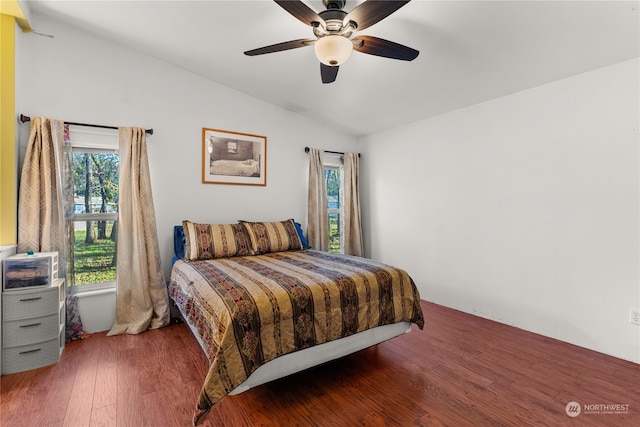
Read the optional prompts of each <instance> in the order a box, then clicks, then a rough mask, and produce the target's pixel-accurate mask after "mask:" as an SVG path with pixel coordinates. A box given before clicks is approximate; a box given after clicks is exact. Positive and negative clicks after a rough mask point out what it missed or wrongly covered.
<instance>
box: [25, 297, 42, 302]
mask: <svg viewBox="0 0 640 427" xmlns="http://www.w3.org/2000/svg"><path fill="white" fill-rule="evenodd" d="M39 299H42V297H34V298H24V299H21V300H20V301H21V302H24V301H37V300H39Z"/></svg>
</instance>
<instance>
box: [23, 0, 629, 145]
mask: <svg viewBox="0 0 640 427" xmlns="http://www.w3.org/2000/svg"><path fill="white" fill-rule="evenodd" d="M23 3H24V4H26V5H27V7H28V8H29V9H30V12H31V14H32V15H33V16H37V15H38V14H44V15H50V16H51V17H54V18H56V19H59V20H62V21H64V22H66V23H69V24H71V25H74V26H78V27H80V28H82V29H84V30H86V31H88V32H91V33H94V34H96V35H99V36H102V37H105V38H108V39H111V40H113V41H115V42H118V43H121V44H124V45H126V46H129V47H131V48H134V49H138V50H141V51H144V52H147V53H148V54H150V55H153V56H155V57H157V58H160V59H163V60H165V61H167V62H169V63H172V64H175V65H178V66H180V67H182V68H185V69H187V70H190V71H192V72H194V73H196V74H198V75H200V76H203V77H205V78H207V79H210V80H212V81H216V82H218V83H221V84H223V85H226V86H229V87H231V88H234V89H237V90H239V91H242V92H245V93H247V94H250V95H252V96H255V97H257V98H260V99H263V100H265V101H267V102H270V103H272V104H275V105H278V106H280V107H282V108H284V109H287V110H290V111H293V112H295V113H297V114H300V115H303V116H306V117H310V118H312V119H314V120H316V121H319V122H321V123H325V124H326V125H327V126H332V127H334V128H337V129H340V130H343V131H345V132H348V133H350V134H353V135H355V136H362V135H367V134H370V133H374V132H377V131H380V130H383V129H386V128H391V127H395V126H399V125H402V124H406V123H409V122H412V121H416V120H419V119H422V118H425V117H430V116H433V115H437V114H441V113H444V112H447V111H452V110H456V109H460V108H463V107H466V106H469V105H473V104H477V103H480V102H483V101H487V100H489V99H493V98H497V97H501V96H504V95H508V94H511V93H515V92H518V91H521V90H524V89H528V88H531V87H535V86H538V85H541V84H544V83H548V82H551V81H555V80H558V79H562V78H565V77H569V76H572V75H576V74H579V73H583V72H587V71H591V70H594V69H597V68H600V67H604V66H607V65H611V64H615V63H618V62H622V61H625V60H628V59H632V58H635V57H638V56H639V54H640V44H639V40H640V30H639V28H640V25H639V22H640V18H639V10H638V9H640V2H638V1H622V2H618V1H587V2H583V1H539V0H536V1H516V0H514V1H482V0H475V1H455V0H450V1H430V0H413V1H411V2H410V3H408V4H406V5H405V6H403V7H402V8H400V9H399V10H398V11H396V12H395V13H393V14H392V15H390V16H389V17H387V18H386V19H384V20H383V21H381V22H379V23H377V24H375V25H373V26H371V27H369V28H366V29H365V30H363V31H362V32H357V33H356V35H372V36H377V37H380V38H383V39H387V40H392V41H394V42H397V43H401V44H404V45H406V46H409V47H412V48H414V49H417V50H419V51H420V55H419V56H418V57H417V58H416V59H415V60H414V61H412V62H405V61H397V60H391V59H387V58H381V57H377V56H372V55H366V54H362V53H359V52H354V53H353V54H352V55H351V58H350V59H349V60H348V62H347V63H346V64H344V65H343V66H341V67H340V70H339V73H338V77H337V80H336V81H335V82H334V83H331V84H322V82H321V80H320V66H319V62H318V60H317V59H316V57H315V54H314V49H313V48H312V47H304V48H300V49H293V50H288V51H284V52H278V53H272V54H268V55H261V56H254V57H249V56H246V55H244V54H243V52H244V51H246V50H249V49H253V48H257V47H262V46H265V45H270V44H275V43H279V42H284V41H288V40H295V39H301V38H314V36H313V33H312V30H311V28H310V27H308V26H306V25H304V24H303V23H302V22H300V21H299V20H297V19H296V18H294V17H293V16H291V15H290V14H289V13H287V12H286V11H285V10H284V9H283V8H281V7H280V6H279V5H278V4H276V3H274V2H273V1H268V0H260V1H238V0H236V1H153V0H147V1H43V0H30V1H26V2H23ZM304 3H305V4H306V5H307V6H309V7H310V8H312V9H313V10H315V11H317V12H319V11H322V10H324V6H323V4H322V1H320V0H314V1H305V2H304ZM360 3H362V1H352V0H348V1H347V4H346V7H345V10H346V11H350V10H352V9H353V8H354V7H356V6H357V5H358V4H360ZM35 22H36V24H35V27H34V30H35V31H38V28H37V21H35ZM54 36H55V34H54Z"/></svg>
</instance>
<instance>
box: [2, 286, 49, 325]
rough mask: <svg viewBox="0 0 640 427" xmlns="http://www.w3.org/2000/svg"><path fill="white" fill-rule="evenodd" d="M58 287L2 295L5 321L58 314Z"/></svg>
mask: <svg viewBox="0 0 640 427" xmlns="http://www.w3.org/2000/svg"><path fill="white" fill-rule="evenodd" d="M58 291H59V289H58V287H55V286H53V287H48V288H33V289H25V290H22V291H21V292H16V293H10V292H5V293H4V294H2V317H3V319H4V320H15V319H28V318H30V317H34V316H45V315H47V314H56V313H57V312H58V304H57V303H58V301H59V295H58Z"/></svg>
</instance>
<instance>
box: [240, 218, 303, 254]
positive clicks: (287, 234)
mask: <svg viewBox="0 0 640 427" xmlns="http://www.w3.org/2000/svg"><path fill="white" fill-rule="evenodd" d="M240 223H241V224H242V225H244V227H245V230H246V231H247V235H248V236H249V241H250V242H251V250H252V251H253V253H254V254H256V255H259V254H266V253H269V252H283V251H297V250H300V249H302V242H301V241H300V237H299V236H298V231H297V230H296V226H295V224H294V222H293V219H288V220H286V221H278V222H249V221H240Z"/></svg>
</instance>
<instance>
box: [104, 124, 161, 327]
mask: <svg viewBox="0 0 640 427" xmlns="http://www.w3.org/2000/svg"><path fill="white" fill-rule="evenodd" d="M119 138H120V146H119V151H120V184H119V204H118V239H117V257H118V263H117V276H116V277H117V278H116V280H117V294H116V320H115V323H114V325H113V327H112V328H111V330H110V331H109V333H108V335H117V334H123V333H127V334H137V333H140V332H143V331H145V330H147V329H155V328H159V327H162V326H165V325H167V324H168V323H169V300H168V296H167V289H166V286H165V283H164V273H163V270H162V267H161V265H160V250H159V246H158V235H157V228H156V218H155V212H154V207H153V197H152V194H151V178H150V174H149V161H148V159H147V142H146V137H145V131H144V129H142V128H120V129H119Z"/></svg>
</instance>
